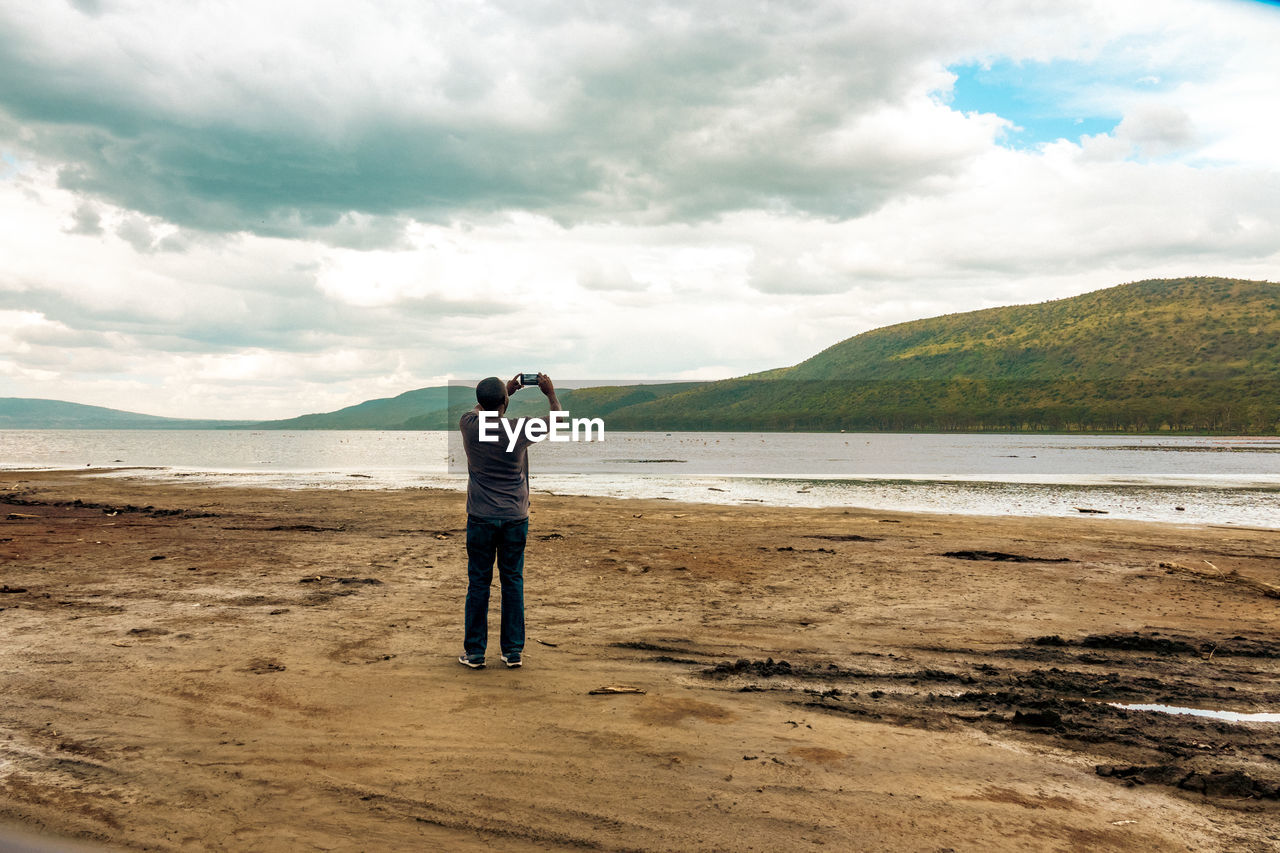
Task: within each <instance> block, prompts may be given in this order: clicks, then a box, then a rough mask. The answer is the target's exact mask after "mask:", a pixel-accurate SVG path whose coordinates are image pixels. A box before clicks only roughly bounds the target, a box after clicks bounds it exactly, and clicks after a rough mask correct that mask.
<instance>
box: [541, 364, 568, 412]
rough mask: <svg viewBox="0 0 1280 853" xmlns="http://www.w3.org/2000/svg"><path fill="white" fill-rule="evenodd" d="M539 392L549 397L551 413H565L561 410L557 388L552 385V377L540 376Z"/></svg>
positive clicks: (542, 374)
mask: <svg viewBox="0 0 1280 853" xmlns="http://www.w3.org/2000/svg"><path fill="white" fill-rule="evenodd" d="M538 390H539V391H541V392H542V393H543V394H545V395H547V402H548V403H550V404H551V411H553V412H559V411H563V410H562V409H561V408H560V401H559V400H558V399H557V398H556V386H554V385H552V384H551V377H550V376H548V375H547V374H545V373H539V374H538Z"/></svg>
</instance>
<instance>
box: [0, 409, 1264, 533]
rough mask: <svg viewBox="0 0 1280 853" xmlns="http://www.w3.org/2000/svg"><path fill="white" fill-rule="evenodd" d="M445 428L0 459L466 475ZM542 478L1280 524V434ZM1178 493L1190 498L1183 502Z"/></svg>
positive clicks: (877, 438)
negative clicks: (1259, 436)
mask: <svg viewBox="0 0 1280 853" xmlns="http://www.w3.org/2000/svg"><path fill="white" fill-rule="evenodd" d="M456 445H457V441H456V439H455V438H454V437H453V434H451V433H445V432H373V431H370V432H347V431H304V432H249V431H216V430H184V431H154V430H0V470H3V469H8V470H12V469H21V468H85V467H93V468H100V467H114V468H124V469H130V470H123V471H119V472H118V473H114V474H104V475H103V476H119V475H127V476H139V475H145V476H149V477H154V478H157V479H181V480H186V481H195V482H201V483H207V484H210V485H232V484H236V485H253V484H258V485H270V486H280V487H287V488H314V487H341V488H350V489H370V488H404V487H420V486H435V487H444V488H454V489H461V488H465V467H464V466H465V460H464V459H463V458H462V456H461V452H460V448H459V447H458V446H456ZM530 453H531V468H532V471H533V487H534V489H535V491H538V490H541V491H552V492H557V493H567V494H581V495H601V496H616V497H645V498H670V499H673V500H681V501H703V502H710V503H722V504H747V503H763V504H767V505H772V506H847V507H865V508H872V509H885V510H907V511H925V512H957V513H966V514H980V515H1034V516H1068V515H1069V516H1076V515H1079V513H1078V512H1077V510H1076V507H1086V508H1090V509H1099V510H1105V511H1106V512H1107V513H1108V516H1107V517H1109V518H1127V519H1140V520H1148V521H1168V522H1180V523H1190V524H1233V525H1241V526H1252V527H1270V528H1280V437H1262V438H1235V437H1232V438H1223V437H1184V436H1174V437H1156V436H1137V437H1135V436H1080V435H954V434H944V435H936V434H930V435H916V434H912V435H898V434H883V433H875V434H842V433H840V434H837V433H801V434H795V433H670V434H664V433H624V432H609V433H608V434H607V436H606V440H605V441H603V442H598V443H591V444H585V443H576V444H568V443H563V444H550V443H546V442H544V443H542V444H539V445H537V446H535V447H534V448H532V449H531V451H530ZM1178 507H1182V509H1178Z"/></svg>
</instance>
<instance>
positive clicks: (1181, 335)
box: [575, 278, 1280, 433]
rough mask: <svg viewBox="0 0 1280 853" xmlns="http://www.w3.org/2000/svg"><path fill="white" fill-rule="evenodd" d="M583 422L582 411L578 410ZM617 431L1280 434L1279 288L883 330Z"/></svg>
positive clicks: (1153, 293) (950, 319)
mask: <svg viewBox="0 0 1280 853" xmlns="http://www.w3.org/2000/svg"><path fill="white" fill-rule="evenodd" d="M575 414H576V413H575ZM608 423H609V427H610V428H611V429H729V430H734V429H766V430H768V429H778V430H835V429H847V430H851V431H852V430H901V431H918V430H1003V431H1007V430H1026V431H1035V430H1050V431H1108V432H1110V431H1120V432H1123V431H1142V432H1157V431H1177V432H1231V433H1276V432H1280V285H1277V284H1274V283H1271V282H1260V281H1239V280H1233V279H1221V278H1188V279H1174V280H1157V281H1142V282H1137V283H1134V284H1126V285H1121V286H1119V287H1112V288H1109V289H1107V290H1101V291H1096V292H1093V293H1086V294H1084V295H1082V296H1076V297H1072V298H1070V299H1060V300H1056V301H1053V302H1045V303H1041V304H1038V305H1019V306H1013V307H1007V308H990V309H986V310H982V311H971V312H967V313H963V314H950V315H946V316H943V317H934V318H931V319H927V320H916V321H912V322H909V323H900V324H898V325H895V326H888V327H885V328H882V329H876V330H873V331H870V332H866V333H864V334H861V335H857V336H855V337H852V338H849V339H847V340H845V341H841V342H840V343H838V344H836V345H835V346H832V347H829V348H828V349H826V350H823V351H822V352H820V353H818V354H817V355H815V356H813V357H812V358H810V359H807V360H806V361H803V362H801V363H800V364H797V365H795V366H794V367H790V368H782V369H779V370H772V371H768V372H767V373H761V374H756V375H753V376H747V377H743V378H741V379H732V380H725V381H721V382H714V383H708V384H706V385H704V386H701V387H699V388H695V389H692V390H689V391H686V392H683V393H680V394H675V395H673V396H670V397H668V398H665V399H663V400H658V401H653V402H650V403H645V404H641V405H638V406H633V407H629V408H624V409H620V410H618V411H616V412H614V413H613V415H612V416H611V418H610V419H609V422H608Z"/></svg>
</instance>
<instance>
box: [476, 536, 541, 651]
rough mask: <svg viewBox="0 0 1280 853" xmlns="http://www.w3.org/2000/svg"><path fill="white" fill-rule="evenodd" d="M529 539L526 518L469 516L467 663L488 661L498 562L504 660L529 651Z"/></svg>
mask: <svg viewBox="0 0 1280 853" xmlns="http://www.w3.org/2000/svg"><path fill="white" fill-rule="evenodd" d="M528 535H529V519H527V518H514V519H513V518H479V517H477V516H474V515H468V516H467V606H466V622H465V625H464V630H465V635H464V637H463V641H462V647H463V649H464V650H465V651H466V653H467V657H480V658H482V657H484V651H485V647H486V646H487V645H488V642H489V587H491V586H492V585H493V559H494V557H495V556H496V557H497V558H498V581H499V583H500V584H501V586H502V631H501V634H500V636H499V640H498V642H499V645H500V647H501V649H502V653H503V654H504V655H512V654H520V653H521V652H522V651H524V542H525V539H526V538H527V537H528Z"/></svg>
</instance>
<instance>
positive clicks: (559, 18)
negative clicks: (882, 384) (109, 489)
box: [0, 0, 1280, 418]
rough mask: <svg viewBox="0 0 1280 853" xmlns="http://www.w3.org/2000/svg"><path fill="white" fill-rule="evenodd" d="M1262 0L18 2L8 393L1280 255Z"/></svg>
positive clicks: (342, 380)
mask: <svg viewBox="0 0 1280 853" xmlns="http://www.w3.org/2000/svg"><path fill="white" fill-rule="evenodd" d="M1277 44H1280V6H1277V5H1275V4H1270V3H1262V2H1256V1H1255V0H991V2H978V0H974V2H955V3H941V2H936V0H922V1H921V2H916V0H896V2H893V3H884V2H871V0H838V2H827V0H797V2H767V3H754V2H744V0H724V2H718V1H717V0H703V2H696V3H688V2H679V3H670V4H667V3H664V2H661V0H655V2H650V3H630V2H613V0H597V1H596V2H592V0H581V2H550V1H549V0H548V1H547V2H543V0H498V2H493V0H457V2H423V0H403V2H400V0H386V1H385V2H364V3H344V4H327V3H316V2H314V0H309V2H285V0H278V1H277V0H273V2H270V3H261V2H237V0H221V2H202V0H193V2H183V3H172V2H159V0H72V2H64V0H45V2H39V3H31V2H25V0H0V223H3V231H2V236H0V396H19V397H47V398H54V399H65V400H72V401H76V402H81V403H92V404H97V405H106V406H112V407H115V408H124V409H129V410H133V411H143V412H148V413H152V414H162V415H175V416H193V417H229V418H235V417H287V416H291V415H295V414H301V413H303V412H310V411H324V410H330V409H334V408H338V407H340V406H343V405H348V404H351V403H355V402H359V401H361V400H365V399H368V398H371V397H378V396H389V395H393V394H397V393H400V392H402V391H406V390H409V389H412V388H417V387H422V386H425V385H430V384H436V383H439V382H441V381H443V380H446V379H448V378H450V377H458V376H462V377H466V376H475V375H487V374H490V373H500V374H510V373H514V372H516V371H518V370H539V369H541V370H545V371H547V372H549V373H551V374H552V375H553V376H557V375H558V376H561V377H572V378H595V377H613V378H619V377H634V378H649V377H669V378H676V377H680V378H683V377H693V378H717V377H722V376H731V375H738V374H742V373H746V372H750V371H755V370H762V369H767V368H772V367H779V366H783V365H787V364H792V363H795V362H796V361H799V360H801V359H803V358H805V357H807V356H809V355H812V354H813V353H815V352H817V351H819V350H821V349H823V348H825V347H827V346H829V345H831V344H832V343H835V342H836V341H838V340H841V339H843V338H846V337H848V336H850V335H853V334H857V333H858V332H862V331H866V330H867V329H871V328H875V327H877V326H882V325H886V324H890V323H895V322H899V321H903V320H911V319H916V318H919V317H925V316H932V315H937V314H942V313H948V312H953V311H967V310H972V309H976V308H985V307H989V306H992V305H1004V304H1014V303H1023V302H1037V301H1042V300H1045V299H1052V298H1059V297H1063V296H1071V295H1075V294H1078V293H1083V292H1085V291H1088V290H1095V289H1098V288H1102V287H1108V286H1111V285H1114V284H1120V283H1123V282H1126V281H1135V280H1139V279H1143V278H1151V277H1162V276H1182V275H1227V276H1238V277H1246V278H1256V279H1269V280H1280V145H1277V144H1276V139H1277V138H1280V94H1277V93H1278V92H1280V87H1278V84H1280V51H1277V50H1276V45H1277Z"/></svg>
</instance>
